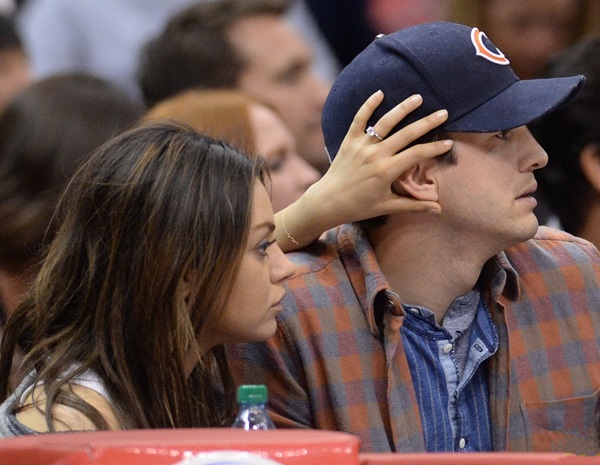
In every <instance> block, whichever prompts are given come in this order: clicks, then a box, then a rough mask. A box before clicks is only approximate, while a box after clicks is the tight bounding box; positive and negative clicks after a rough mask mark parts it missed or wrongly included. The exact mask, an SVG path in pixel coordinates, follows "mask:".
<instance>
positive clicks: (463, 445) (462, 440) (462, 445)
mask: <svg viewBox="0 0 600 465" xmlns="http://www.w3.org/2000/svg"><path fill="white" fill-rule="evenodd" d="M466 445H467V441H466V439H465V438H460V441H458V447H459V448H460V449H464V448H465V446H466Z"/></svg>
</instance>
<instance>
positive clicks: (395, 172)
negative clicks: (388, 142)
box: [388, 139, 453, 179]
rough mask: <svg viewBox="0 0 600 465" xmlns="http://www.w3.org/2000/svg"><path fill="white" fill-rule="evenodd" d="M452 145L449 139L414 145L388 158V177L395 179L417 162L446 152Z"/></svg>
mask: <svg viewBox="0 0 600 465" xmlns="http://www.w3.org/2000/svg"><path fill="white" fill-rule="evenodd" d="M452 145H453V141H452V140H450V139H445V140H439V141H435V142H428V143H427V144H418V145H414V146H412V147H410V148H408V149H406V150H404V151H402V152H401V153H399V154H398V155H396V156H395V157H392V158H391V159H390V162H389V163H390V167H388V170H389V174H390V178H392V179H395V178H396V177H397V176H399V175H400V174H402V173H403V172H404V171H406V170H407V169H409V168H411V167H413V166H414V165H416V164H417V163H420V162H422V161H425V160H428V159H430V158H434V157H437V156H439V155H442V154H444V153H446V152H448V151H449V150H450V149H451V148H452Z"/></svg>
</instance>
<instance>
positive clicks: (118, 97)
mask: <svg viewBox="0 0 600 465" xmlns="http://www.w3.org/2000/svg"><path fill="white" fill-rule="evenodd" d="M143 111H144V107H143V105H142V104H141V103H140V102H138V101H135V100H132V99H129V98H128V97H127V95H125V94H124V93H123V92H122V91H121V90H120V89H118V88H116V87H115V86H113V85H111V84H109V83H107V82H106V81H104V80H101V79H99V78H96V77H92V76H88V75H82V74H71V75H57V76H54V77H50V78H47V79H43V80H40V81H37V82H36V83H34V84H32V85H31V86H30V87H27V88H26V89H24V90H23V91H22V92H21V93H19V94H18V95H17V97H15V98H14V100H13V101H12V102H11V103H10V104H9V106H8V107H7V108H6V109H5V110H4V112H3V113H2V114H1V115H0V179H1V180H2V182H0V308H1V309H2V320H3V321H5V320H6V318H7V316H8V315H9V314H10V313H12V311H13V310H14V308H15V307H16V306H17V304H18V302H19V301H20V300H21V298H22V297H23V295H24V294H25V293H26V292H27V290H28V289H29V287H30V285H31V283H32V282H33V280H34V279H35V277H36V275H37V272H38V270H39V266H40V262H41V257H42V254H43V251H44V249H45V248H46V247H47V245H48V244H49V243H50V241H51V240H52V238H53V236H54V232H55V226H56V225H55V224H53V221H52V218H53V216H54V210H55V207H56V204H57V203H58V199H59V198H60V196H61V194H62V192H63V189H64V188H65V186H66V185H67V183H68V181H69V180H70V178H71V176H72V174H73V173H74V172H75V170H76V169H77V168H78V167H79V165H80V164H81V163H82V162H83V161H84V160H86V159H87V158H88V156H89V155H90V154H91V153H92V151H94V150H95V149H96V148H97V147H98V146H100V145H101V144H102V143H104V142H105V141H107V140H108V139H109V138H111V137H112V136H114V135H116V134H117V133H119V132H120V131H123V130H125V129H126V128H127V127H129V126H130V125H132V124H134V123H135V122H137V120H138V119H139V118H140V117H141V116H142V114H143Z"/></svg>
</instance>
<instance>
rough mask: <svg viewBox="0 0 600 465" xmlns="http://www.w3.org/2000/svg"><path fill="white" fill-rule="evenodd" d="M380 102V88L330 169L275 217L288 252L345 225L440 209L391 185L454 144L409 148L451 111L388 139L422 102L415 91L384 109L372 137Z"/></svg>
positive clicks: (279, 238)
mask: <svg viewBox="0 0 600 465" xmlns="http://www.w3.org/2000/svg"><path fill="white" fill-rule="evenodd" d="M382 100H383V93H382V92H381V91H378V92H376V93H375V94H373V95H372V96H371V97H369V99H367V101H366V102H365V103H364V104H363V105H362V107H361V108H360V109H359V110H358V112H357V113H356V116H355V117H354V121H353V122H352V124H351V126H350V129H349V130H348V134H347V135H346V137H345V138H344V141H343V142H342V145H341V146H340V150H339V152H338V153H337V155H336V157H335V158H334V160H333V162H332V164H331V166H330V167H329V170H328V171H327V173H325V175H324V176H323V177H322V178H321V179H320V180H319V181H318V182H316V183H315V184H313V185H312V186H311V187H310V188H309V189H308V190H307V191H306V193H305V194H304V195H303V196H302V197H301V198H300V199H299V200H297V201H296V202H295V203H293V204H292V205H290V206H288V207H287V208H286V209H284V210H282V211H281V212H279V213H278V214H277V215H276V224H277V228H276V235H277V242H278V243H279V244H280V246H281V247H282V249H283V250H284V251H289V250H294V249H296V248H299V247H301V246H304V245H307V244H309V243H311V242H312V241H314V240H315V239H316V238H317V237H318V236H319V235H320V234H322V233H323V232H324V231H326V230H327V229H330V228H332V227H334V226H337V225H339V224H342V223H349V222H352V221H358V220H364V219H367V218H373V217H376V216H381V215H389V214H393V213H401V212H408V211H412V212H415V211H422V212H430V213H432V214H435V213H439V212H440V211H441V207H440V205H439V204H438V203H436V202H428V201H422V200H416V199H413V198H408V197H404V196H400V195H398V194H395V193H394V192H393V191H392V183H393V182H394V181H395V180H396V179H397V178H398V177H399V176H400V175H401V174H402V173H403V172H404V171H406V170H407V169H409V168H411V167H413V166H414V165H415V164H417V163H419V162H421V161H423V160H427V159H429V158H433V157H435V156H438V155H441V154H443V153H445V152H447V151H448V150H450V149H451V148H452V141H449V140H442V141H436V142H430V143H427V144H418V145H415V146H413V147H410V148H406V147H407V146H408V145H410V144H411V143H412V142H414V141H415V140H417V139H418V138H419V137H421V136H422V135H424V134H426V133H428V132H429V131H431V130H433V129H435V128H436V127H438V126H439V125H440V124H442V123H444V121H446V119H447V118H448V113H447V112H446V111H445V110H440V111H438V112H436V113H434V114H431V115H429V116H427V117H425V118H422V119H420V120H418V121H415V122H414V123H412V124H409V125H408V126H406V127H405V128H403V129H401V130H400V131H398V132H396V133H395V134H393V135H391V136H390V137H386V136H387V135H388V134H389V132H390V131H391V130H392V129H393V128H394V127H395V126H396V125H397V124H398V123H399V122H400V121H401V120H402V119H403V118H405V117H406V115H408V114H409V113H410V112H411V111H413V110H415V109H416V108H417V107H419V106H420V105H421V103H422V98H421V96H420V95H414V96H412V97H410V98H408V99H407V100H405V101H403V102H402V103H400V104H398V105H397V106H396V107H394V108H393V109H392V110H390V111H389V112H388V113H386V114H385V115H384V116H383V117H382V118H381V119H380V120H379V121H378V122H377V123H376V124H375V125H374V127H373V130H374V133H372V135H368V134H366V133H365V127H366V125H367V122H368V120H369V117H370V116H371V115H372V114H373V112H374V111H375V109H376V108H377V106H378V105H379V104H380V103H381V102H382ZM378 136H379V137H381V139H382V140H380V139H379V137H378ZM290 236H291V238H290ZM292 238H293V240H292ZM294 241H295V242H294Z"/></svg>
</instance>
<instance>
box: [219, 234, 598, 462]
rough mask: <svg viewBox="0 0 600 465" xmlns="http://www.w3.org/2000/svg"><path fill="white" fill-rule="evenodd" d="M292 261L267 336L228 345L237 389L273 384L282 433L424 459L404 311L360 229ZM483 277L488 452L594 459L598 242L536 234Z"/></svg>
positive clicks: (496, 259) (486, 269) (320, 244)
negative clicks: (490, 341) (320, 434)
mask: <svg viewBox="0 0 600 465" xmlns="http://www.w3.org/2000/svg"><path fill="white" fill-rule="evenodd" d="M290 257H291V258H292V260H293V261H294V262H295V263H296V265H297V267H298V271H297V273H296V275H295V276H294V277H293V278H292V279H290V280H289V281H288V283H287V287H288V291H289V292H288V296H287V297H286V300H285V301H284V311H283V312H282V314H280V315H279V317H278V330H277V333H276V334H275V336H274V337H273V338H271V339H270V340H269V341H267V342H266V343H257V344H248V345H240V346H232V347H229V348H228V352H229V356H230V361H231V364H232V371H233V373H234V376H235V377H236V378H237V381H238V382H240V383H242V382H244V383H266V384H267V386H268V389H269V406H270V410H271V413H272V416H273V419H274V420H275V422H276V424H278V426H279V427H304V428H319V429H330V430H339V431H345V432H350V433H354V434H356V435H358V436H359V437H360V438H361V440H362V450H363V451H365V452H367V451H368V452H390V451H404V452H411V451H423V450H424V442H423V434H422V428H421V421H420V418H419V411H418V407H417V402H416V397H415V393H414V389H413V383H412V381H411V377H410V370H409V368H408V364H407V360H406V356H405V353H404V349H403V347H402V341H401V338H400V334H399V330H400V327H401V326H402V323H403V320H404V312H403V309H402V306H401V304H400V302H399V300H398V299H397V298H396V297H395V295H394V294H393V293H390V292H387V291H389V286H388V284H387V281H386V280H385V278H384V276H383V275H382V274H381V270H380V269H379V266H378V265H377V262H376V259H375V256H374V254H373V251H372V249H371V247H370V244H369V242H368V240H367V239H366V237H365V235H364V232H362V230H360V228H359V227H357V226H354V225H343V226H341V227H339V228H337V229H334V230H331V231H329V232H328V233H327V234H326V235H325V236H324V237H323V238H322V240H320V241H319V242H317V243H315V244H314V245H313V246H311V247H310V248H309V249H306V250H304V251H302V252H297V253H294V254H291V255H290ZM482 280H483V282H484V283H485V288H486V297H487V299H488V302H487V303H488V307H489V309H490V313H491V316H492V319H493V320H494V323H495V325H496V328H497V330H498V336H499V348H498V352H497V353H496V354H495V355H494V356H493V357H491V358H490V359H489V365H488V373H489V392H490V408H491V416H492V441H493V448H494V450H498V451H503V450H509V451H525V450H530V451H567V452H573V453H577V454H586V453H587V454H593V453H598V452H600V447H599V442H598V427H599V417H600V255H599V253H598V251H597V250H596V248H595V247H594V246H593V245H591V244H590V243H588V242H586V241H583V240H582V239H578V238H575V237H573V236H570V235H568V234H566V233H562V232H559V231H555V230H552V229H548V228H540V230H539V231H538V234H537V235H536V237H535V238H534V239H532V240H529V241H527V242H524V243H522V244H520V245H518V246H516V247H513V248H511V249H509V250H507V251H506V252H505V253H501V254H499V255H498V256H496V257H494V258H492V259H491V260H489V261H488V263H487V264H486V266H485V267H484V269H483V271H482ZM382 295H383V296H385V298H384V299H382V298H381V296H382Z"/></svg>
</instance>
